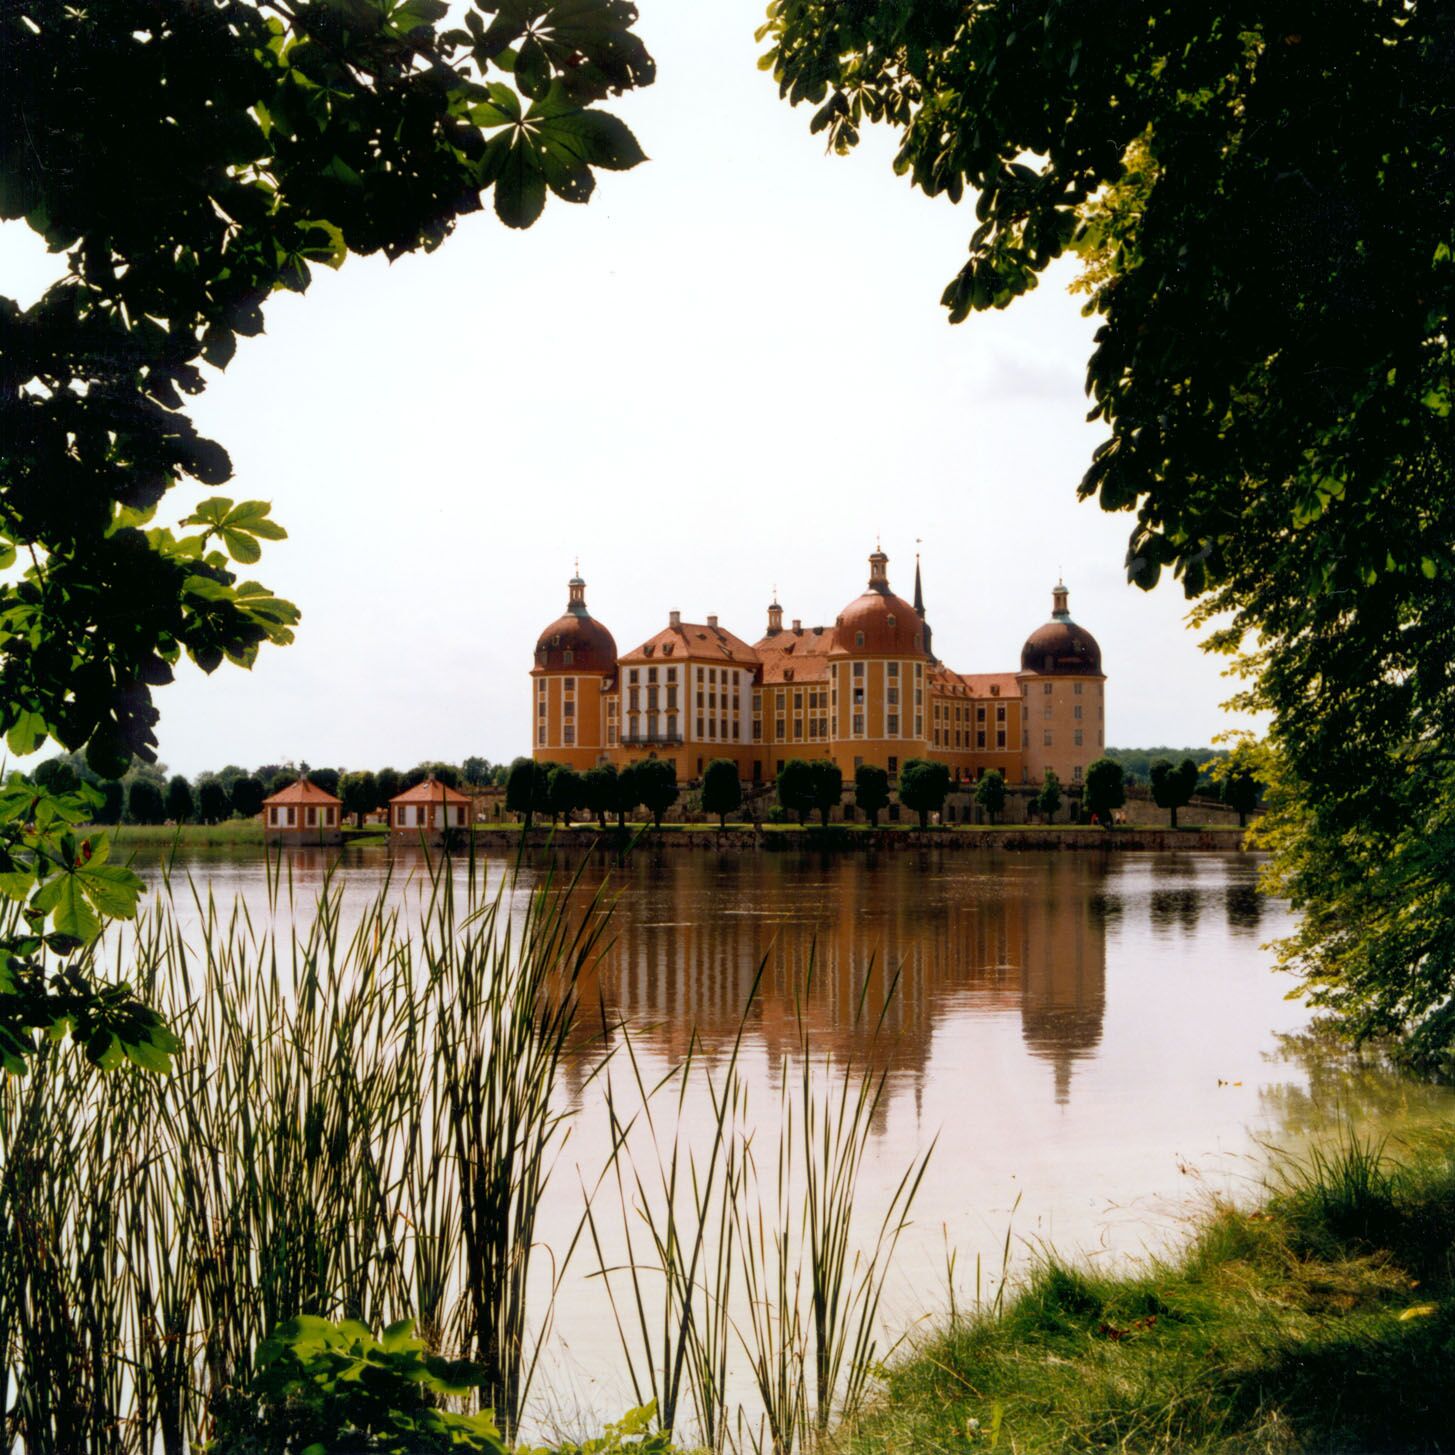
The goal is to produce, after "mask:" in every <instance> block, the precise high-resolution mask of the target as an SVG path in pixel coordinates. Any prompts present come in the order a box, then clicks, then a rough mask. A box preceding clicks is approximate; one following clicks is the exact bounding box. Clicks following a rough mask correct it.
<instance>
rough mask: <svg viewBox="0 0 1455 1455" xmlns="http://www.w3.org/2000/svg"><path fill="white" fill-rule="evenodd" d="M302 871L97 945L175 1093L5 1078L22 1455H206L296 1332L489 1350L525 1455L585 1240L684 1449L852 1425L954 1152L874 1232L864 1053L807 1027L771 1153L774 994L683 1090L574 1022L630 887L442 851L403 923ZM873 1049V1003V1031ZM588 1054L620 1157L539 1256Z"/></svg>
mask: <svg viewBox="0 0 1455 1455" xmlns="http://www.w3.org/2000/svg"><path fill="white" fill-rule="evenodd" d="M283 864H284V861H283V860H278V861H275V862H274V863H273V866H272V868H271V870H270V873H269V876H268V881H267V895H266V899H265V901H264V902H261V903H260V902H254V903H253V904H251V905H250V904H249V903H248V902H247V901H245V900H243V899H241V898H240V899H239V900H237V901H236V902H235V903H232V904H230V905H220V904H218V903H217V902H216V901H215V900H214V899H213V898H212V897H211V895H210V893H208V892H206V891H204V890H202V889H200V888H198V887H197V886H196V885H194V884H192V882H191V881H190V880H186V879H183V878H181V877H167V878H165V880H164V882H163V883H162V885H161V886H160V888H159V892H158V894H157V895H156V896H155V899H154V902H153V905H152V907H151V909H150V910H149V911H148V913H147V914H146V915H145V916H144V917H143V919H142V920H141V921H139V922H138V924H137V925H136V926H135V928H134V929H133V930H132V931H131V932H130V933H129V934H128V937H127V940H126V942H125V943H124V944H123V943H121V942H120V941H116V942H111V943H109V944H108V945H107V946H106V947H105V949H104V953H106V954H109V955H111V956H112V957H114V958H115V959H117V960H118V961H121V962H124V963H125V965H126V969H127V973H128V974H129V975H130V977H131V978H132V979H133V980H134V981H136V982H138V983H140V984H141V985H142V986H143V987H144V989H145V991H146V993H147V995H148V996H149V998H150V999H151V1001H152V1003H154V1004H156V1005H157V1006H158V1007H159V1008H161V1009H162V1010H163V1011H164V1012H165V1013H166V1014H167V1016H168V1017H169V1019H170V1020H171V1021H172V1022H173V1024H174V1025H175V1027H176V1028H177V1029H178V1031H179V1032H180V1034H181V1036H182V1040H183V1043H184V1050H183V1052H182V1053H181V1055H180V1056H179V1058H178V1060H177V1064H176V1068H175V1070H174V1072H173V1073H172V1074H171V1075H170V1076H168V1077H164V1078H157V1077H152V1076H148V1075H145V1074H143V1073H140V1072H136V1071H133V1070H121V1071H118V1072H116V1073H114V1074H111V1075H107V1076H102V1075H99V1074H97V1073H95V1072H94V1071H92V1070H91V1069H90V1068H88V1067H87V1066H86V1065H85V1063H84V1062H83V1060H82V1059H81V1058H80V1057H78V1056H76V1055H75V1054H73V1053H72V1052H70V1051H69V1049H68V1048H66V1047H65V1046H62V1045H56V1046H51V1047H49V1048H47V1049H46V1051H45V1052H44V1053H43V1054H41V1055H40V1056H39V1057H38V1058H37V1064H36V1068H35V1070H34V1072H33V1074H32V1075H31V1076H30V1077H29V1078H28V1079H27V1080H24V1081H20V1080H14V1079H9V1080H4V1081H0V1420H3V1422H4V1423H3V1427H0V1449H3V1450H9V1449H11V1448H13V1447H14V1446H15V1445H17V1444H18V1445H19V1447H20V1448H21V1449H23V1450H24V1451H25V1452H27V1455H79V1452H83V1451H84V1452H95V1455H154V1452H158V1451H161V1452H164V1455H183V1452H186V1451H189V1450H196V1449H197V1448H198V1447H199V1445H200V1444H201V1442H203V1441H204V1440H205V1439H206V1438H207V1435H208V1433H209V1431H210V1428H211V1424H212V1420H213V1418H214V1417H215V1416H216V1415H217V1413H219V1412H220V1411H221V1410H223V1409H224V1408H225V1407H227V1406H228V1405H229V1404H230V1403H233V1402H237V1401H242V1400H244V1399H245V1398H246V1395H245V1389H246V1386H247V1384H248V1382H249V1380H250V1378H251V1375H252V1372H253V1356H254V1352H255V1350H256V1349H257V1347H258V1345H259V1344H260V1343H261V1342H262V1341H263V1339H264V1338H265V1337H266V1335H267V1334H268V1333H269V1332H270V1331H271V1330H272V1329H273V1328H274V1327H275V1326H276V1325H277V1324H279V1323H280V1322H282V1321H284V1320H286V1319H289V1318H292V1317H294V1316H296V1315H299V1314H314V1315H320V1316H324V1317H330V1318H339V1317H347V1318H353V1319H358V1320H361V1321H363V1322H364V1323H367V1324H370V1325H373V1326H375V1327H379V1326H382V1325H384V1324H387V1323H389V1322H391V1321H393V1320H394V1319H397V1318H400V1317H406V1316H408V1317H413V1318H414V1319H415V1320H416V1325H417V1327H418V1329H419V1331H420V1332H421V1334H422V1335H423V1336H424V1337H425V1338H426V1340H427V1341H428V1342H429V1343H430V1345H431V1346H432V1347H434V1348H437V1349H439V1350H441V1351H443V1352H448V1353H451V1354H462V1355H466V1356H468V1357H469V1358H471V1359H473V1360H475V1361H477V1362H478V1363H479V1364H481V1365H483V1366H484V1368H485V1370H486V1375H487V1379H486V1386H485V1389H484V1391H483V1392H482V1397H481V1402H482V1403H485V1404H489V1405H490V1406H491V1407H492V1408H493V1409H494V1410H495V1413H496V1417H497V1420H498V1422H499V1423H500V1425H501V1427H502V1429H503V1431H504V1432H505V1433H506V1435H507V1436H508V1437H513V1436H514V1434H515V1432H516V1431H517V1430H518V1428H519V1423H520V1419H521V1413H522V1410H523V1409H524V1408H525V1406H526V1404H527V1401H528V1399H529V1397H530V1392H531V1388H532V1385H533V1382H534V1381H535V1379H536V1377H537V1376H538V1374H539V1372H540V1367H541V1356H542V1350H543V1349H544V1348H545V1347H546V1343H547V1340H548V1338H549V1336H550V1333H551V1328H552V1320H553V1317H554V1314H555V1311H556V1307H557V1300H558V1296H559V1295H560V1292H561V1288H562V1282H563V1280H564V1278H565V1276H566V1272H567V1269H568V1267H569V1265H570V1262H571V1259H572V1257H573V1255H574V1254H575V1252H576V1250H577V1243H578V1241H579V1240H581V1239H583V1238H584V1239H586V1240H587V1241H588V1242H589V1244H590V1245H591V1246H592V1248H593V1249H594V1253H595V1259H596V1269H597V1273H598V1274H599V1275H600V1276H601V1277H603V1278H604V1280H605V1286H606V1289H607V1292H608V1295H609V1299H610V1307H611V1309H612V1310H613V1311H614V1313H615V1317H616V1321H617V1329H618V1332H619V1334H620V1337H621V1344H622V1348H623V1351H624V1356H625V1366H626V1374H627V1377H628V1380H629V1382H630V1383H631V1384H632V1385H633V1387H634V1389H635V1392H636V1397H637V1402H638V1403H639V1404H647V1403H649V1402H654V1403H655V1408H656V1411H657V1419H658V1421H659V1423H660V1425H661V1427H662V1428H663V1429H665V1430H667V1431H669V1432H674V1433H677V1432H680V1433H681V1435H682V1437H683V1438H686V1439H691V1440H692V1441H693V1442H694V1443H696V1444H700V1445H702V1446H705V1447H706V1448H708V1449H710V1450H712V1451H720V1450H725V1449H728V1448H732V1449H737V1450H745V1449H748V1448H760V1447H765V1446H766V1447H767V1448H771V1449H772V1450H773V1451H774V1452H776V1455H789V1452H792V1451H795V1450H797V1449H801V1448H803V1447H805V1446H809V1445H812V1444H815V1443H818V1441H819V1439H820V1437H822V1436H823V1435H824V1433H825V1432H826V1431H827V1430H828V1428H829V1425H830V1423H831V1421H832V1420H834V1419H835V1418H837V1417H839V1416H841V1415H843V1414H846V1413H847V1414H852V1413H853V1412H854V1411H855V1410H856V1409H857V1407H858V1405H859V1404H860V1403H861V1402H862V1399H863V1397H864V1394H865V1391H866V1389H867V1386H868V1381H869V1379H870V1377H871V1371H872V1370H873V1369H874V1368H875V1367H876V1366H877V1364H878V1362H879V1360H880V1358H881V1354H880V1350H879V1347H878V1343H877V1335H876V1327H877V1321H878V1317H879V1309H880V1302H881V1296H882V1293H883V1288H884V1280H885V1276H886V1272H887V1269H888V1267H889V1263H890V1260H891V1258H892V1255H893V1251H894V1247H895V1244H896V1242H897V1241H898V1238H899V1235H900V1233H901V1232H902V1231H903V1229H904V1227H905V1225H906V1219H907V1216H908V1212H909V1208H910V1204H911V1203H912V1201H913V1198H914V1194H915V1191H916V1189H917V1187H918V1185H919V1181H920V1179H921V1177H922V1176H923V1175H924V1169H925V1160H926V1158H927V1156H928V1154H927V1153H926V1154H924V1155H923V1156H918V1157H916V1158H915V1159H914V1161H913V1162H912V1163H911V1164H910V1165H909V1166H908V1168H907V1169H906V1171H905V1173H904V1176H903V1179H902V1180H901V1181H900V1182H899V1184H898V1186H897V1188H894V1189H892V1190H891V1195H890V1197H889V1201H888V1205H887V1208H886V1210H885V1211H884V1212H883V1213H882V1215H881V1217H880V1218H879V1219H878V1220H877V1221H876V1222H875V1223H874V1224H873V1225H872V1226H871V1229H870V1235H869V1238H868V1243H867V1246H866V1247H863V1248H861V1247H860V1238H859V1234H860V1231H861V1230H860V1228H859V1227H858V1225H857V1223H856V1221H855V1211H856V1206H855V1205H856V1201H858V1200H860V1198H861V1195H862V1193H863V1191H864V1188H863V1171H864V1165H865V1155H866V1151H867V1148H868V1146H869V1141H870V1135H871V1125H872V1123H873V1121H874V1118H875V1116H876V1114H877V1112H878V1110H879V1108H880V1106H881V1103H882V1099H883V1097H884V1095H885V1089H886V1083H885V1073H884V1072H882V1071H880V1072H875V1071H873V1070H871V1069H870V1067H871V1066H872V1064H873V1057H872V1050H870V1051H867V1052H866V1055H865V1058H864V1060H863V1064H862V1065H861V1064H857V1063H849V1064H844V1065H835V1064H834V1063H833V1061H832V1059H831V1058H828V1057H823V1056H819V1055H818V1054H817V1052H816V1048H815V1047H814V1046H813V1045H812V1044H811V1043H810V1038H809V1035H808V1031H807V1028H806V1021H805V1018H804V1016H803V1014H802V1010H801V1009H800V1015H799V1045H798V1048H797V1058H796V1060H797V1066H796V1070H795V1072H794V1073H793V1074H786V1068H785V1074H784V1075H783V1077H782V1080H781V1087H782V1092H781V1100H780V1104H779V1105H778V1107H777V1108H776V1111H775V1113H774V1117H776V1122H777V1126H776V1134H775V1133H774V1132H773V1130H772V1129H771V1125H770V1130H769V1131H768V1132H767V1133H766V1134H765V1133H762V1132H760V1133H756V1134H755V1132H754V1131H753V1125H754V1124H753V1122H752V1120H751V1118H750V1116H749V1107H748V1091H747V1085H748V1083H747V1078H746V1076H745V1074H744V1071H743V1064H742V1063H743V1057H744V1054H745V1047H746V1045H747V1040H748V1026H749V1015H750V1011H751V1000H752V998H751V997H750V1003H749V1005H748V1006H745V1007H744V1016H743V1021H742V1024H741V1026H740V1028H739V1031H738V1034H737V1037H736V1039H735V1040H734V1042H733V1043H732V1045H731V1046H730V1047H729V1048H727V1050H726V1051H725V1052H724V1051H722V1050H713V1051H710V1052H709V1051H708V1050H707V1049H705V1048H703V1047H701V1046H700V1044H699V1043H698V1042H697V1041H696V1040H695V1039H694V1040H693V1042H692V1048H691V1049H690V1050H689V1052H688V1054H687V1055H686V1057H685V1058H684V1059H683V1060H682V1061H681V1063H680V1064H677V1065H674V1066H671V1067H669V1068H668V1069H667V1070H666V1071H665V1074H663V1073H661V1072H660V1070H659V1071H658V1072H655V1073H653V1072H649V1071H648V1070H647V1061H646V1060H645V1059H644V1058H643V1056H642V1055H641V1054H639V1049H638V1046H637V1043H636V1041H635V1040H634V1038H633V1031H632V1028H631V1027H630V1026H627V1025H621V1024H617V1023H614V1022H611V1021H610V1020H609V1019H603V1020H602V1022H601V1025H600V1029H601V1031H602V1032H603V1035H602V1037H601V1039H597V1038H596V1037H595V1035H594V1032H593V1031H592V1023H591V1020H590V1018H588V1017H584V1016H581V1015H580V1014H579V1000H580V987H581V983H582V977H583V974H585V973H586V972H587V971H588V970H589V969H590V968H591V967H592V966H593V964H594V963H595V962H596V960H597V959H598V958H599V956H600V955H601V953H602V951H603V949H604V947H605V940H604V936H605V935H606V934H607V933H608V928H609V922H610V914H609V904H608V903H607V901H606V898H605V892H604V891H598V892H597V893H596V894H595V895H591V896H587V895H585V894H584V892H583V891H582V890H581V889H580V887H579V885H578V884H577V883H575V882H574V881H571V880H569V879H560V878H558V877H556V876H555V875H554V874H552V873H551V872H549V871H546V872H543V873H542V875H541V876H540V877H539V878H538V879H537V880H536V881H535V882H534V883H533V884H531V885H525V884H524V883H520V882H517V881H515V880H514V879H511V878H510V877H506V878H504V879H502V880H501V881H500V882H499V883H496V884H494V885H487V884H486V883H485V880H484V878H483V876H482V874H481V873H480V872H479V866H478V865H477V864H476V863H475V862H474V861H473V860H471V861H470V862H469V863H468V864H467V865H466V866H465V874H464V876H463V880H462V881H461V880H460V876H459V875H458V873H457V870H458V868H459V867H460V866H451V865H449V864H436V865H432V866H428V867H427V872H426V874H425V877H424V879H423V881H422V883H421V885H420V886H418V888H419V891H420V892H419V904H418V909H417V912H415V913H413V914H411V915H410V916H406V915H405V913H404V911H403V910H401V908H399V906H398V897H397V895H396V894H395V893H394V892H393V888H391V886H388V885H386V886H385V888H384V889H383V890H382V891H381V892H379V893H378V894H377V896H376V897H374V898H372V899H370V900H369V901H368V902H367V903H365V904H363V905H362V906H350V909H349V912H348V914H347V915H346V914H345V912H344V893H343V890H344V886H343V884H342V883H341V882H338V881H332V880H331V881H329V882H328V883H326V884H325V886H324V888H323V890H322V891H321V893H320V894H319V895H318V898H317V902H316V903H315V904H308V905H301V904H298V903H296V902H295V894H294V886H293V884H292V881H291V877H290V876H289V875H288V873H287V872H286V869H285V868H284V867H283ZM394 888H397V886H395V887H394ZM183 910H185V911H186V912H185V914H184V913H183V912H182V911H183ZM188 919H190V920H191V921H192V922H193V924H194V928H192V929H184V928H183V926H184V922H185V921H186V920H188ZM811 974H812V970H811V966H810V969H809V975H810V977H811ZM761 977H762V970H761V969H760V971H759V980H761ZM871 978H872V977H871ZM756 989H757V986H756V983H755V986H754V994H756ZM805 989H806V987H805ZM888 993H889V994H892V993H893V986H892V985H891V986H890V988H889V991H888ZM861 1009H862V1007H861ZM881 1019H882V1018H881ZM879 1029H880V1025H879V1021H878V1020H873V1021H872V1022H871V1021H869V1020H867V1019H866V1042H867V1044H868V1045H869V1046H870V1047H872V1041H873V1038H874V1036H875V1035H877V1034H878V1032H879ZM568 1056H574V1057H578V1058H581V1059H582V1060H583V1061H584V1063H585V1066H586V1071H585V1084H586V1085H587V1087H588V1089H590V1090H591V1091H592V1092H593V1094H594V1098H595V1100H596V1101H597V1102H598V1103H600V1104H601V1105H603V1106H604V1108H605V1113H606V1118H607V1123H608V1126H609V1129H610V1140H609V1145H603V1146H602V1147H601V1148H600V1149H599V1150H596V1149H593V1150H592V1152H591V1154H590V1155H592V1156H594V1157H595V1158H596V1159H597V1161H596V1165H595V1167H594V1169H593V1168H588V1169H587V1170H586V1172H585V1174H584V1175H585V1180H586V1183H587V1188H586V1191H587V1197H586V1200H585V1207H584V1211H583V1213H582V1215H581V1220H580V1222H579V1224H578V1225H577V1227H576V1232H575V1234H574V1235H573V1236H571V1237H569V1238H568V1239H567V1241H566V1245H565V1246H558V1247H554V1248H551V1249H549V1250H547V1249H544V1248H543V1247H542V1245H541V1238H540V1231H539V1216H540V1209H541V1206H542V1202H543V1199H544V1197H545V1195H546V1192H547V1189H548V1186H549V1185H550V1182H551V1178H552V1176H553V1173H554V1172H555V1170H556V1167H557V1163H558V1161H559V1159H560V1156H561V1151H562V1148H563V1145H564V1143H565V1140H566V1137H567V1135H568V1134H569V1131H570V1129H571V1125H572V1121H573V1118H574V1116H575V1112H574V1111H573V1110H572V1100H571V1097H570V1096H568V1095H567V1094H566V1092H565V1089H564V1088H563V1083H562V1071H563V1068H564V1066H565V1063H566V1060H567V1058H568ZM699 1097H705V1099H706V1105H707V1107H708V1115H707V1130H706V1132H705V1133H704V1132H703V1130H702V1121H701V1119H700V1118H696V1119H695V1120H694V1119H693V1118H690V1117H689V1115H688V1102H689V1100H692V1099H695V1098H699ZM694 1105H695V1102H694ZM773 1119H774V1118H773V1117H770V1124H771V1121H772V1120H773ZM689 1125H691V1126H695V1127H696V1130H695V1131H689ZM744 1388H746V1389H749V1390H751V1391H753V1392H754V1393H755V1394H756V1403H757V1404H758V1405H760V1406H761V1411H759V1412H753V1413H750V1412H749V1411H748V1410H747V1409H746V1408H745V1407H744V1405H743V1402H742V1400H741V1399H740V1398H739V1397H738V1395H737V1394H735V1393H734V1391H735V1390H739V1391H741V1390H742V1389H744Z"/></svg>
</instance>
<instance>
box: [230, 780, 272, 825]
mask: <svg viewBox="0 0 1455 1455" xmlns="http://www.w3.org/2000/svg"><path fill="white" fill-rule="evenodd" d="M265 796H266V795H265V794H264V792H263V785H262V783H261V782H260V781H259V780H258V779H257V778H254V777H253V775H252V774H251V773H244V774H243V776H242V777H241V778H235V779H234V780H233V784H232V795H231V797H232V811H233V812H234V813H235V814H238V815H239V816H240V817H242V818H256V817H257V816H258V815H259V814H260V813H261V812H262V811H263V799H264V797H265Z"/></svg>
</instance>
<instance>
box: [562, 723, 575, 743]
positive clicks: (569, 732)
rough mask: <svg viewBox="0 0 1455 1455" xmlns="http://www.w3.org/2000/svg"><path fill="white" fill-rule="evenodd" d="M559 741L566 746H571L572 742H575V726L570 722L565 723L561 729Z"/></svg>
mask: <svg viewBox="0 0 1455 1455" xmlns="http://www.w3.org/2000/svg"><path fill="white" fill-rule="evenodd" d="M561 741H562V742H563V743H564V744H565V745H566V746H567V747H568V748H569V747H571V745H572V744H573V743H575V741H576V729H575V727H573V726H572V724H570V723H567V724H566V726H565V727H564V728H562V729H561Z"/></svg>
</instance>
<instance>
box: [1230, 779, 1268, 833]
mask: <svg viewBox="0 0 1455 1455" xmlns="http://www.w3.org/2000/svg"><path fill="white" fill-rule="evenodd" d="M1261 791H1262V789H1261V785H1260V784H1259V782H1258V780H1257V779H1256V778H1255V777H1254V776H1253V774H1252V773H1251V772H1249V770H1248V769H1247V768H1241V767H1240V768H1230V769H1229V770H1228V772H1227V774H1226V775H1225V777H1224V778H1223V781H1222V799H1223V802H1224V803H1226V804H1227V806H1228V807H1229V808H1231V809H1233V810H1235V811H1236V813H1237V815H1238V827H1239V828H1240V829H1242V828H1247V826H1248V815H1249V814H1250V813H1252V812H1253V810H1254V809H1255V808H1257V807H1258V798H1259V795H1260V793H1261Z"/></svg>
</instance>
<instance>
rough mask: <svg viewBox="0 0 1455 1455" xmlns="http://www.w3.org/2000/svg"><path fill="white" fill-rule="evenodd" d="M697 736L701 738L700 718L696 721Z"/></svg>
mask: <svg viewBox="0 0 1455 1455" xmlns="http://www.w3.org/2000/svg"><path fill="white" fill-rule="evenodd" d="M697 736H698V737H701V736H702V719H701V718H698V719H697Z"/></svg>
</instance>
